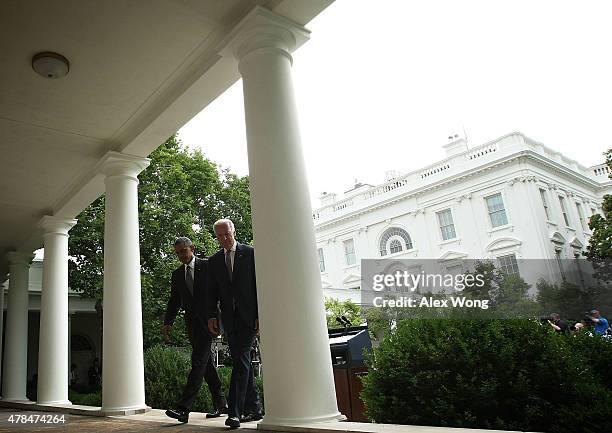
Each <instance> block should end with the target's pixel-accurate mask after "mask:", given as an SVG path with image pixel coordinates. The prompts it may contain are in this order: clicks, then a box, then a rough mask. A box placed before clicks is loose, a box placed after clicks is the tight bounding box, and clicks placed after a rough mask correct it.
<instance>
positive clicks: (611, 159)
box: [585, 149, 612, 261]
mask: <svg viewBox="0 0 612 433" xmlns="http://www.w3.org/2000/svg"><path fill="white" fill-rule="evenodd" d="M604 155H605V157H606V164H607V165H608V167H609V168H610V170H612V149H609V150H608V151H607V152H606V153H604ZM608 177H609V178H611V179H612V175H610V176H608ZM602 211H603V215H599V214H595V215H593V216H591V218H590V219H589V228H590V229H591V231H592V232H593V234H592V235H591V238H590V239H589V244H588V245H587V251H586V253H585V256H586V257H587V258H588V259H590V260H595V261H596V260H598V259H610V258H612V195H609V194H606V195H605V196H604V198H603V203H602Z"/></svg>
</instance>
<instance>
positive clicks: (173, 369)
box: [144, 346, 263, 412]
mask: <svg viewBox="0 0 612 433" xmlns="http://www.w3.org/2000/svg"><path fill="white" fill-rule="evenodd" d="M144 362H145V397H146V402H147V405H149V406H151V407H153V408H160V409H161V408H163V409H167V408H170V407H175V406H176V402H177V401H178V399H179V398H180V397H181V393H182V391H183V387H184V386H185V383H186V382H187V375H188V374H189V370H190V369H191V351H190V349H188V348H177V347H166V346H153V347H151V348H150V349H148V350H146V351H145V356H144ZM218 371H219V377H220V378H221V383H222V384H223V391H224V392H225V395H226V396H227V394H228V392H229V382H230V376H231V373H232V369H231V368H230V367H220V368H219V369H218ZM256 381H257V387H258V389H259V395H260V398H261V400H262V405H263V382H262V379H261V378H260V377H259V378H257V379H256ZM212 409H213V405H212V401H211V397H210V391H209V390H208V386H207V385H206V382H204V384H203V385H202V388H201V389H200V393H199V394H198V397H197V398H196V401H195V403H194V405H193V408H192V411H194V412H210V411H211V410H212Z"/></svg>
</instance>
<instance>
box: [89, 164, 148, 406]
mask: <svg viewBox="0 0 612 433" xmlns="http://www.w3.org/2000/svg"><path fill="white" fill-rule="evenodd" d="M149 162H150V160H149V159H147V158H140V157H136V156H131V155H124V154H121V153H117V152H109V153H108V155H107V156H106V157H105V158H104V160H103V161H102V162H101V164H100V169H101V171H102V172H103V173H104V174H105V176H106V179H105V184H106V212H105V223H104V295H103V298H104V314H103V322H104V330H103V337H102V345H103V347H104V358H103V359H102V410H106V411H111V410H133V409H144V408H145V407H146V405H145V392H144V359H143V347H142V309H141V298H140V242H139V236H138V178H137V176H138V174H139V173H140V172H141V171H142V170H144V169H145V168H146V167H147V166H148V165H149Z"/></svg>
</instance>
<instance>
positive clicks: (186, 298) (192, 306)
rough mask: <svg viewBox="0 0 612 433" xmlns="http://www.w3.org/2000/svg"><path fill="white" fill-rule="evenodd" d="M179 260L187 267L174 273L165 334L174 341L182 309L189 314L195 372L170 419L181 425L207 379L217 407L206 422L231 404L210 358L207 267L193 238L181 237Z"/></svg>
mask: <svg viewBox="0 0 612 433" xmlns="http://www.w3.org/2000/svg"><path fill="white" fill-rule="evenodd" d="M174 250H175V252H176V255H177V257H178V259H179V260H180V261H181V263H183V264H182V265H181V266H179V268H178V269H176V270H175V271H174V272H172V281H171V292H170V299H169V300H168V306H167V308H166V317H165V319H164V326H163V328H162V332H163V334H164V340H165V341H166V342H169V341H170V331H171V330H172V324H173V323H174V319H175V318H176V315H177V313H178V310H179V308H181V307H182V308H183V310H185V325H186V327H187V335H188V337H189V342H190V343H191V348H192V352H191V371H190V372H189V376H188V378H187V384H186V385H185V389H184V390H183V396H182V397H181V399H180V400H179V401H178V403H177V405H176V408H174V409H168V410H167V411H166V415H168V416H169V417H171V418H175V419H178V420H179V421H180V422H187V421H188V420H189V412H190V411H191V407H192V406H193V402H194V401H195V399H196V397H197V395H198V392H199V391H200V387H201V386H202V382H203V380H204V379H206V383H207V384H208V388H209V389H210V393H211V395H212V401H213V404H214V406H215V409H214V410H213V412H211V413H208V414H206V418H214V417H218V416H220V415H221V413H226V412H227V402H226V400H225V396H224V395H223V390H222V389H221V380H220V379H219V375H218V373H217V369H216V368H215V364H214V363H213V360H212V357H211V354H210V345H211V342H212V337H211V335H210V333H209V332H208V323H207V316H206V315H207V313H208V309H207V307H206V302H207V299H208V296H207V290H206V283H207V263H206V261H205V260H202V259H199V258H197V257H196V256H195V255H194V252H195V246H194V245H193V243H192V242H191V240H190V239H189V238H185V237H180V238H178V239H177V240H176V242H175V243H174Z"/></svg>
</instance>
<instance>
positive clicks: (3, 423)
mask: <svg viewBox="0 0 612 433" xmlns="http://www.w3.org/2000/svg"><path fill="white" fill-rule="evenodd" d="M164 412H165V411H164V410H162V409H152V410H151V411H149V412H146V413H144V414H137V415H122V416H112V417H99V416H85V415H63V416H64V422H61V420H60V419H58V418H56V419H55V420H56V423H53V417H54V416H55V417H60V416H62V414H61V413H59V412H41V411H28V410H19V409H9V408H0V433H4V432H24V433H25V432H28V433H30V432H32V433H34V432H43V433H56V432H57V433H64V432H66V433H77V432H78V433H81V432H82V433H98V432H113V433H145V432H146V433H149V432H151V433H161V432H163V433H183V432H200V433H202V432H211V433H221V432H223V433H227V432H228V431H229V429H228V428H227V427H226V426H225V425H224V422H225V417H220V418H214V419H206V415H205V414H203V413H197V412H196V413H192V414H191V415H190V416H189V423H188V424H182V423H179V422H178V421H176V420H173V419H170V418H168V417H167V416H166V415H165V414H164ZM11 415H12V418H11ZM43 415H44V418H43V417H42V416H43ZM37 417H38V418H37ZM11 420H12V422H11ZM36 421H38V422H36ZM43 421H49V422H43ZM270 430H276V431H282V432H292V433H339V432H342V433H485V432H486V433H517V432H504V431H501V430H479V429H463V428H446V427H427V426H409V425H394V424H371V423H356V422H331V423H319V424H316V425H313V424H310V425H294V426H283V427H275V428H274V429H270ZM255 431H261V432H263V431H265V430H263V429H262V428H259V429H258V428H257V423H256V422H249V423H243V424H242V426H241V428H240V430H237V431H236V432H237V433H242V432H243V433H255Z"/></svg>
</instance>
